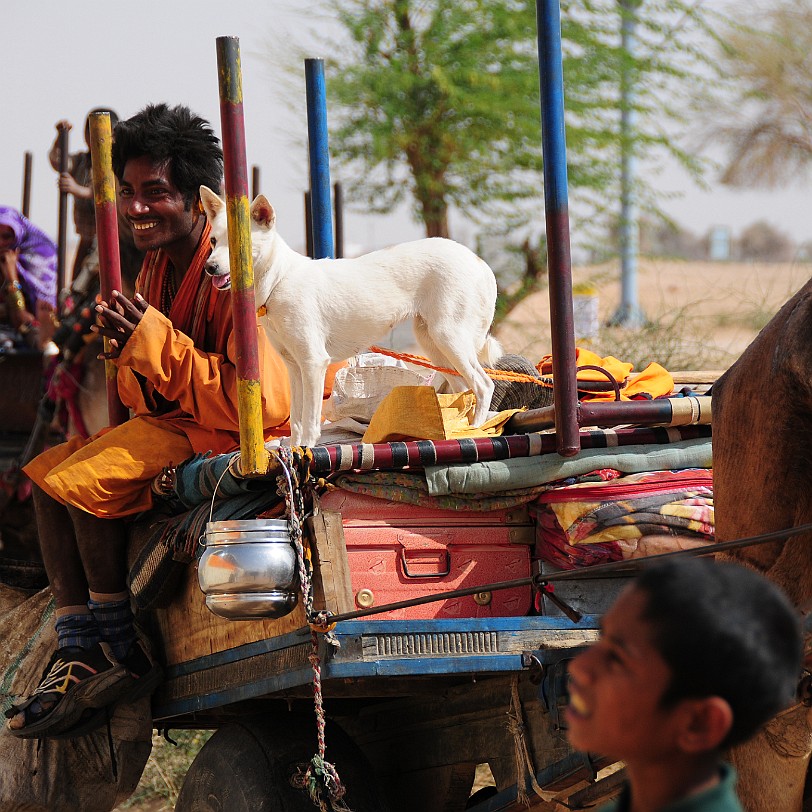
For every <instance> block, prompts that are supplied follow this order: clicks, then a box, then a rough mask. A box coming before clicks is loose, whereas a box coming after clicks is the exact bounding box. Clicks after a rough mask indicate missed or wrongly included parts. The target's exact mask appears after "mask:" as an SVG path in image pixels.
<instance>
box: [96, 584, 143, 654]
mask: <svg viewBox="0 0 812 812" xmlns="http://www.w3.org/2000/svg"><path fill="white" fill-rule="evenodd" d="M87 606H88V609H90V611H91V614H92V615H93V617H94V618H95V620H96V625H97V627H98V630H99V634H100V635H101V639H102V640H103V641H104V642H105V643H107V645H109V646H110V649H111V650H112V652H113V656H114V657H115V658H116V659H117V660H118V661H119V662H121V661H122V660H123V659H124V658H125V657H126V656H127V652H128V651H129V650H130V646H132V644H133V643H134V642H135V641H136V639H137V638H136V634H135V626H134V625H133V623H134V618H133V612H132V609H131V608H130V599H129V598H127V599H125V600H121V601H110V602H109V603H100V602H98V601H94V600H93V599H92V598H91V599H90V600H89V601H88V602H87Z"/></svg>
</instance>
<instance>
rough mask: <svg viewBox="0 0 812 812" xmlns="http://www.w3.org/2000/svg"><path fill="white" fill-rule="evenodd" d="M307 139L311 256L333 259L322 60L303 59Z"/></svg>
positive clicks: (328, 155) (325, 94)
mask: <svg viewBox="0 0 812 812" xmlns="http://www.w3.org/2000/svg"><path fill="white" fill-rule="evenodd" d="M305 89H306V92H307V140H308V148H309V154H310V193H311V198H310V210H311V213H312V215H313V255H314V257H315V258H316V259H322V258H323V257H334V256H335V252H334V247H333V212H332V205H331V203H330V151H329V147H328V140H327V91H326V88H325V84H324V60H323V59H305Z"/></svg>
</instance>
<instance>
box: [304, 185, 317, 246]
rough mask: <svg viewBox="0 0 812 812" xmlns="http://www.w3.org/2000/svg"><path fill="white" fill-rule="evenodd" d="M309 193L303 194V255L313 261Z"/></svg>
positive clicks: (311, 208)
mask: <svg viewBox="0 0 812 812" xmlns="http://www.w3.org/2000/svg"><path fill="white" fill-rule="evenodd" d="M311 197H312V196H311V194H310V192H305V193H304V211H305V254H307V256H309V257H310V259H315V256H316V255H315V254H314V253H313V206H312V204H311Z"/></svg>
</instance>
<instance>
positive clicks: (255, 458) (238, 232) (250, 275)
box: [217, 37, 270, 476]
mask: <svg viewBox="0 0 812 812" xmlns="http://www.w3.org/2000/svg"><path fill="white" fill-rule="evenodd" d="M217 74H218V77H219V80H220V124H221V127H222V131H223V158H224V160H225V180H226V213H227V218H228V251H229V255H230V265H231V307H232V313H233V318H234V337H235V340H236V344H237V358H236V366H237V407H238V410H239V418H240V473H241V474H242V475H243V476H250V475H252V474H264V473H265V472H266V471H267V470H268V461H269V459H270V455H269V454H268V451H267V450H266V448H265V438H264V435H263V430H262V396H261V390H260V382H259V350H258V346H257V313H256V304H255V302H254V266H253V261H252V257H251V229H250V217H251V214H250V205H249V202H248V165H247V161H246V153H245V119H244V116H243V104H242V68H241V65H240V41H239V38H238V37H217Z"/></svg>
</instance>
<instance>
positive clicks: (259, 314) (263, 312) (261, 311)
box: [257, 305, 268, 318]
mask: <svg viewBox="0 0 812 812" xmlns="http://www.w3.org/2000/svg"><path fill="white" fill-rule="evenodd" d="M267 314H268V308H267V307H265V305H260V306H259V307H258V308H257V317H258V318H262V316H266V315H267Z"/></svg>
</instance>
